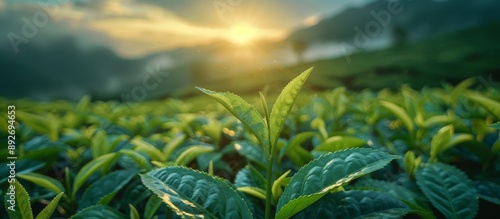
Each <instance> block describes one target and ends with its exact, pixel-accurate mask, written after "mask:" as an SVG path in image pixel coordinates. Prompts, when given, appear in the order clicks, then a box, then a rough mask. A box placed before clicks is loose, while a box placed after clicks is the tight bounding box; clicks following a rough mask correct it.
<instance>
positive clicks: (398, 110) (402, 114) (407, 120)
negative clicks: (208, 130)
mask: <svg viewBox="0 0 500 219" xmlns="http://www.w3.org/2000/svg"><path fill="white" fill-rule="evenodd" d="M380 104H381V105H382V106H383V107H385V108H386V109H388V110H389V111H391V112H392V113H393V114H394V115H395V116H396V117H398V119H399V120H401V122H402V123H403V125H404V126H405V127H406V129H408V131H409V132H410V133H413V131H414V130H415V127H414V125H413V120H412V119H411V117H410V115H408V113H407V112H406V111H405V110H404V109H403V108H402V107H400V106H398V105H396V104H394V103H391V102H387V101H382V102H381V103H380Z"/></svg>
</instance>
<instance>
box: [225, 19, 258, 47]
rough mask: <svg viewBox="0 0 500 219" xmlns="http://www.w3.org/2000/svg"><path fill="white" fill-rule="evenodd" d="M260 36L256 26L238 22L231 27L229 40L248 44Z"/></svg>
mask: <svg viewBox="0 0 500 219" xmlns="http://www.w3.org/2000/svg"><path fill="white" fill-rule="evenodd" d="M258 36H259V32H258V31H257V29H256V28H254V27H252V26H250V25H247V24H238V25H236V26H234V27H233V28H231V34H230V36H229V40H230V41H231V42H232V43H234V44H237V45H248V44H250V43H252V42H253V41H255V40H256V39H257V38H258Z"/></svg>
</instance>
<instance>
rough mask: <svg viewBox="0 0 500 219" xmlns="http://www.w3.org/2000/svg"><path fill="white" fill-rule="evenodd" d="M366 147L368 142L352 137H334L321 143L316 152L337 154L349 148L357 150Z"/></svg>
mask: <svg viewBox="0 0 500 219" xmlns="http://www.w3.org/2000/svg"><path fill="white" fill-rule="evenodd" d="M365 145H366V141H365V140H362V139H359V138H356V137H351V136H334V137H331V138H328V139H326V141H325V142H323V143H321V144H320V145H319V146H318V147H316V148H315V149H314V151H328V152H335V151H339V150H343V149H348V148H357V147H362V146H365Z"/></svg>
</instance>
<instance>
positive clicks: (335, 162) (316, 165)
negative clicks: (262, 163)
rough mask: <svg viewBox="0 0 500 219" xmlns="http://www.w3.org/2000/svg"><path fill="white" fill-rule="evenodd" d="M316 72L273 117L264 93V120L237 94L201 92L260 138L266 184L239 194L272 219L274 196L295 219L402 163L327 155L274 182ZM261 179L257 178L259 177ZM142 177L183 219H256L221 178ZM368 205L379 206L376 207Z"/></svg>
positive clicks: (179, 171)
mask: <svg viewBox="0 0 500 219" xmlns="http://www.w3.org/2000/svg"><path fill="white" fill-rule="evenodd" d="M311 71H312V68H310V69H308V70H306V71H305V72H303V73H302V74H301V75H299V76H298V77H297V78H295V79H294V80H292V81H291V82H290V83H289V84H288V85H287V86H286V87H285V88H284V89H283V91H282V92H281V94H280V95H279V96H278V99H277V100H276V103H275V104H274V106H273V107H272V110H271V112H270V113H269V110H268V108H267V102H266V100H265V98H264V96H263V95H262V94H260V97H261V104H262V108H263V112H264V118H262V116H261V115H260V114H259V112H258V111H257V110H256V109H255V108H254V107H252V106H251V105H250V104H248V103H247V102H245V101H244V100H242V99H241V98H240V97H239V96H237V95H235V94H232V93H229V92H226V93H219V92H214V91H210V90H206V89H203V88H199V89H200V90H201V91H202V92H204V93H206V94H208V95H210V96H211V97H213V98H215V99H216V100H217V101H218V102H219V103H221V104H222V105H223V106H224V107H225V108H226V109H227V110H228V111H229V112H231V113H232V114H233V115H234V116H235V117H236V118H238V119H239V120H240V121H241V122H242V123H243V124H244V125H245V126H246V127H247V128H248V129H249V130H250V131H251V132H252V133H253V134H254V136H255V137H256V138H257V141H258V143H259V145H260V146H261V148H262V150H263V152H264V155H265V159H266V162H267V167H266V178H265V179H262V178H261V181H265V185H260V188H259V187H256V186H258V185H251V184H250V185H249V186H244V187H240V188H243V189H240V191H245V192H247V193H249V194H253V195H254V196H257V197H260V198H264V199H265V203H266V204H265V218H266V219H267V218H271V214H272V213H271V210H272V209H271V204H272V202H273V195H274V199H275V200H277V206H276V209H277V210H276V215H275V217H276V218H290V217H292V216H294V215H296V214H297V213H299V212H301V211H302V210H304V209H306V208H307V207H308V206H310V205H312V204H314V203H315V202H317V201H318V200H320V199H321V198H323V197H324V196H325V195H327V194H328V193H330V192H331V191H336V190H339V189H340V190H341V189H342V186H343V185H345V184H347V183H348V182H350V181H352V180H354V179H356V178H358V177H361V176H363V175H366V174H368V173H370V172H373V171H375V170H378V169H381V168H383V167H384V166H385V165H387V164H388V163H389V162H390V161H391V160H393V159H396V158H398V157H397V156H393V155H389V154H387V153H385V152H381V151H375V150H369V149H351V150H344V151H339V152H337V153H328V154H325V155H323V156H320V157H319V158H317V159H315V160H313V161H311V162H310V163H309V164H307V165H306V166H304V167H302V168H301V169H300V170H299V171H298V172H297V173H296V174H295V175H294V176H293V177H292V178H291V179H288V180H286V181H285V180H284V179H286V176H287V175H288V173H285V174H284V175H283V176H282V177H280V178H278V179H277V180H276V181H274V183H273V164H274V162H275V158H276V155H277V154H276V148H277V142H278V138H279V136H280V133H281V130H282V128H283V125H284V124H285V120H286V119H287V116H288V114H289V113H290V111H291V109H292V106H293V103H294V102H295V100H296V98H297V96H298V93H299V91H300V89H301V88H302V86H303V84H304V82H305V81H306V79H307V77H308V76H309V74H310V73H311ZM254 172H255V171H254ZM256 175H257V176H258V173H256ZM141 177H142V180H143V182H144V184H145V185H146V186H147V187H148V188H149V189H151V190H152V191H153V192H154V193H156V194H157V195H158V196H159V197H161V198H162V199H163V201H164V202H165V203H167V205H169V206H170V207H171V208H172V209H174V210H175V211H176V213H177V214H178V215H180V216H183V217H201V218H204V217H208V218H252V211H251V210H250V209H251V208H250V206H248V205H247V202H246V201H245V199H244V198H243V197H242V196H240V195H239V194H238V193H237V192H236V191H235V190H234V189H233V187H232V186H231V185H229V184H227V183H225V182H224V181H222V180H220V179H218V178H217V177H212V176H210V175H207V174H204V173H201V172H197V171H194V170H190V169H186V168H180V167H167V168H164V169H159V170H155V171H152V172H149V173H148V174H145V175H142V176H141ZM273 184H277V186H273ZM262 186H263V187H264V189H263V188H262ZM281 186H284V187H285V189H284V191H280V190H281V188H280V187H281ZM273 193H274V194H273ZM369 195H373V196H374V197H377V194H371V193H369ZM174 200H175V201H174ZM379 204H380V203H379ZM369 205H370V206H372V207H374V206H375V204H374V203H369ZM383 205H385V206H384V207H383V208H382V209H377V210H380V211H386V212H385V214H387V215H401V214H404V213H405V212H407V210H406V209H404V208H403V207H401V205H397V204H395V203H392V202H388V201H387V202H386V201H383ZM393 208H397V209H398V210H399V211H393V212H390V211H389V210H390V209H393ZM377 213H380V212H370V211H369V210H368V209H366V211H365V212H362V214H361V215H369V214H377ZM304 215H305V214H304Z"/></svg>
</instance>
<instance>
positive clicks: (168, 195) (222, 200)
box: [141, 167, 252, 219]
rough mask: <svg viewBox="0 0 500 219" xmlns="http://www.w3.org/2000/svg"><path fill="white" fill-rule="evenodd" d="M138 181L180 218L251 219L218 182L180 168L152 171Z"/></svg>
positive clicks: (233, 193) (242, 203)
mask: <svg viewBox="0 0 500 219" xmlns="http://www.w3.org/2000/svg"><path fill="white" fill-rule="evenodd" d="M141 178H142V182H143V184H144V185H145V186H146V187H147V188H149V189H150V190H151V191H153V192H154V193H155V194H156V195H158V196H159V197H160V198H161V199H163V202H165V203H166V204H167V205H168V206H169V207H170V208H171V209H172V210H173V211H175V213H176V214H177V215H179V216H180V217H183V218H184V217H188V218H213V219H216V218H218V219H220V218H235V219H236V218H241V219H251V218H252V213H251V212H250V209H249V208H248V206H247V204H246V202H245V201H244V200H243V198H241V197H240V196H239V195H238V193H237V192H236V191H235V190H234V189H233V188H232V186H230V185H228V184H227V183H226V182H224V181H222V180H221V179H219V178H214V177H212V176H210V175H207V174H205V173H201V172H198V171H195V170H191V169H188V168H183V167H166V168H163V169H158V170H154V171H151V172H149V173H147V174H143V175H141Z"/></svg>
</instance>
